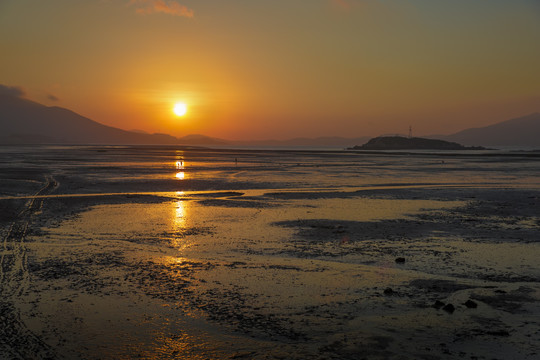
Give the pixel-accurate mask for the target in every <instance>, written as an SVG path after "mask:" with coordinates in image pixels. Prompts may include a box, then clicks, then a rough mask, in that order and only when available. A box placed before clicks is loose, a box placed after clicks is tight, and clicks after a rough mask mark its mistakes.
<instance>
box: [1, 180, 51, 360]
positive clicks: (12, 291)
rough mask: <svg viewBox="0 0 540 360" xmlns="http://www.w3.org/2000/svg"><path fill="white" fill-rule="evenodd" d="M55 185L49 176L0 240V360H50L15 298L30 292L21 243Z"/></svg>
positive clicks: (44, 346) (47, 347)
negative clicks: (22, 316) (4, 359)
mask: <svg viewBox="0 0 540 360" xmlns="http://www.w3.org/2000/svg"><path fill="white" fill-rule="evenodd" d="M57 186H58V183H57V182H56V181H55V180H54V179H53V178H52V177H50V176H48V177H47V178H46V183H45V185H44V186H43V187H42V188H41V189H40V190H38V192H37V193H36V194H34V196H37V197H34V198H31V199H30V201H29V202H28V203H27V205H26V207H25V209H23V210H22V211H21V212H20V213H19V214H18V215H17V218H16V219H15V221H13V223H12V224H11V226H10V228H9V230H8V232H7V234H6V236H4V238H3V239H2V247H1V250H0V251H1V256H0V294H1V297H0V357H6V358H10V359H54V358H56V356H55V355H54V352H53V351H52V349H51V348H50V347H49V346H48V345H47V344H45V343H44V342H43V340H42V339H40V337H39V336H37V335H36V334H34V333H33V332H31V331H30V330H29V329H28V328H27V327H26V326H25V324H24V323H23V321H22V320H21V316H20V312H19V310H18V309H17V306H16V305H15V304H16V301H17V298H19V297H20V296H22V295H24V294H25V293H26V292H27V291H28V289H29V288H30V275H29V272H28V257H27V251H26V245H25V243H24V239H25V237H26V234H27V231H28V228H29V225H30V223H31V221H32V218H33V217H34V216H35V215H37V214H39V213H40V211H41V208H42V206H43V201H44V198H39V196H44V195H48V194H50V193H51V192H52V191H53V190H54V189H55V188H56V187H57Z"/></svg>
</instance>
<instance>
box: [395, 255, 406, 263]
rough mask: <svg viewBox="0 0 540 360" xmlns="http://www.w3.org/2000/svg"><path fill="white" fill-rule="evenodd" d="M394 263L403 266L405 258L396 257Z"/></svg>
mask: <svg viewBox="0 0 540 360" xmlns="http://www.w3.org/2000/svg"><path fill="white" fill-rule="evenodd" d="M396 263H397V264H404V263H405V258H403V257H398V258H397V259H396Z"/></svg>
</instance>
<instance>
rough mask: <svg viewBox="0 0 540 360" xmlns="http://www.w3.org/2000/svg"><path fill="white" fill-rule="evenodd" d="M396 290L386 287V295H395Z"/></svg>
mask: <svg viewBox="0 0 540 360" xmlns="http://www.w3.org/2000/svg"><path fill="white" fill-rule="evenodd" d="M395 293H396V292H395V291H394V290H392V288H386V289H384V295H394V294H395Z"/></svg>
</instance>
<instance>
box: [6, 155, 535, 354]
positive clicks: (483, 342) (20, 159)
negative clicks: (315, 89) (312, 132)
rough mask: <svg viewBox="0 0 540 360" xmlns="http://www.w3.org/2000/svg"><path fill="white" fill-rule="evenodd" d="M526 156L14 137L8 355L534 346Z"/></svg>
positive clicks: (524, 350)
mask: <svg viewBox="0 0 540 360" xmlns="http://www.w3.org/2000/svg"><path fill="white" fill-rule="evenodd" d="M526 155H527V156H516V155H515V154H514V155H508V154H503V155H497V154H493V153H492V154H489V153H488V154H480V153H476V154H474V153H473V155H471V154H454V155H452V156H450V155H441V154H417V155H407V154H402V155H395V154H393V155H392V154H381V155H375V154H362V153H350V152H349V153H347V152H335V153H332V152H278V151H232V150H221V151H217V150H203V149H183V150H179V149H175V148H168V147H155V148H153V147H108V148H103V147H100V148H96V147H71V148H68V147H38V148H35V147H27V148H12V147H9V148H8V147H6V148H2V149H1V151H0V168H1V169H2V172H1V175H0V209H1V210H2V211H1V214H2V216H1V217H0V221H1V222H0V225H1V228H0V229H1V231H2V232H1V234H2V239H3V246H2V248H1V250H0V254H1V258H0V259H1V267H0V268H1V270H2V272H1V274H0V275H1V278H0V279H1V283H0V288H1V290H2V300H0V316H1V318H0V319H1V322H2V323H1V325H2V326H1V330H0V339H2V340H1V341H0V358H2V357H4V358H15V359H17V358H23V359H24V358H53V359H54V358H85V359H86V358H90V359H108V358H117V359H132V358H148V359H161V358H163V359H175V358H194V359H198V358H200V359H206V358H223V359H227V358H236V359H242V358H245V359H251V358H255V359H306V358H307V359H309V358H313V359H362V358H366V359H418V358H424V359H439V358H440V359H446V358H469V359H474V358H477V359H493V358H499V359H507V358H513V359H536V358H537V357H538V356H539V354H540V341H539V340H538V339H539V338H540V316H539V314H540V302H539V299H540V280H539V279H540V266H539V265H538V264H539V262H538V257H539V256H540V242H539V240H540V238H539V233H540V232H539V228H540V218H539V215H538V214H540V201H539V199H540V176H539V175H540V163H539V162H538V159H539V158H538V157H535V156H530V155H531V154H526ZM450 304H451V305H452V306H450Z"/></svg>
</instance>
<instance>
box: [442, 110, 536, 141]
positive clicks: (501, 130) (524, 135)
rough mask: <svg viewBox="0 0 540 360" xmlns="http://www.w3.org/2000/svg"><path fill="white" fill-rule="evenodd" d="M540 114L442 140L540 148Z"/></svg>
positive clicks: (446, 137) (466, 131)
mask: <svg viewBox="0 0 540 360" xmlns="http://www.w3.org/2000/svg"><path fill="white" fill-rule="evenodd" d="M539 134H540V113H534V114H530V115H527V116H523V117H519V118H516V119H511V120H507V121H503V122H500V123H497V124H494V125H490V126H486V127H482V128H471V129H466V130H463V131H460V132H458V133H455V134H452V135H448V136H438V138H440V139H444V140H448V141H455V142H459V143H460V144H465V145H474V144H481V145H484V146H540V136H539Z"/></svg>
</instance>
